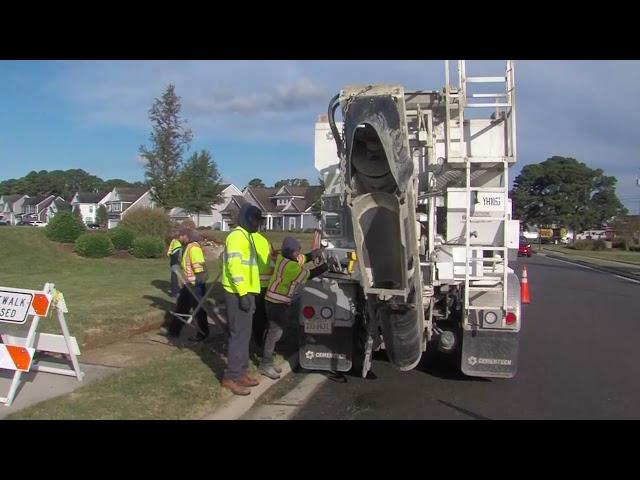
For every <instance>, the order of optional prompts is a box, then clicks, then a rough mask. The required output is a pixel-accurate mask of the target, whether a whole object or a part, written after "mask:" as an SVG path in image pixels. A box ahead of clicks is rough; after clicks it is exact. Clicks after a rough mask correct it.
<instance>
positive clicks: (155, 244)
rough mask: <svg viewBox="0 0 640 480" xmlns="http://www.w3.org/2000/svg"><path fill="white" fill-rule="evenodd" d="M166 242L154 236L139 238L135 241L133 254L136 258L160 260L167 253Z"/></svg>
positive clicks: (132, 249)
mask: <svg viewBox="0 0 640 480" xmlns="http://www.w3.org/2000/svg"><path fill="white" fill-rule="evenodd" d="M164 250H165V245H164V240H163V239H162V238H160V237H157V236H153V235H144V236H142V237H137V238H136V239H135V240H134V241H133V246H132V247H131V254H132V255H133V256H134V257H136V258H160V257H162V256H163V254H164V253H165V251H164Z"/></svg>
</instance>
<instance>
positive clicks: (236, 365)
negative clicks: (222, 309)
mask: <svg viewBox="0 0 640 480" xmlns="http://www.w3.org/2000/svg"><path fill="white" fill-rule="evenodd" d="M248 296H249V301H250V303H251V308H249V311H248V312H245V311H243V310H241V309H240V297H239V296H238V295H236V294H234V293H229V292H224V304H225V306H226V307H227V323H228V328H229V347H228V349H227V368H225V370H224V378H229V379H231V380H233V381H235V382H237V381H239V380H240V378H241V377H242V376H243V375H244V374H245V373H246V372H247V368H248V367H249V343H250V342H251V324H252V323H253V312H254V311H255V295H253V294H251V293H249V294H248Z"/></svg>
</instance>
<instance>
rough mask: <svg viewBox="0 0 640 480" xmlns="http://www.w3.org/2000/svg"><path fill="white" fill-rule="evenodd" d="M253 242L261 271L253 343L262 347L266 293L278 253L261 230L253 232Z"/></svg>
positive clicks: (264, 328) (265, 319)
mask: <svg viewBox="0 0 640 480" xmlns="http://www.w3.org/2000/svg"><path fill="white" fill-rule="evenodd" d="M251 239H252V240H253V244H254V245H255V246H256V255H257V257H258V272H259V273H260V293H259V294H258V295H256V309H255V313H254V314H253V323H252V337H253V344H254V345H255V346H256V347H258V349H262V345H263V343H264V332H265V330H266V326H267V312H266V310H265V306H264V295H265V293H266V292H267V287H268V286H269V280H270V279H271V275H272V274H273V267H274V265H275V262H276V256H277V253H276V251H275V250H274V249H273V245H271V243H270V242H269V240H267V238H266V237H265V236H264V235H262V234H261V233H260V232H255V233H252V234H251Z"/></svg>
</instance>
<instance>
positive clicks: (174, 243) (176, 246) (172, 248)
mask: <svg viewBox="0 0 640 480" xmlns="http://www.w3.org/2000/svg"><path fill="white" fill-rule="evenodd" d="M181 248H182V244H181V243H180V241H179V240H175V239H174V240H171V243H170V244H169V250H168V251H167V257H170V256H171V255H174V254H176V253H178V252H179V251H180V249H181Z"/></svg>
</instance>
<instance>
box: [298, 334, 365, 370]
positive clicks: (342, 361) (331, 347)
mask: <svg viewBox="0 0 640 480" xmlns="http://www.w3.org/2000/svg"><path fill="white" fill-rule="evenodd" d="M352 348H353V328H351V327H334V328H333V332H332V333H331V334H330V335H310V334H307V333H305V332H304V327H301V328H300V352H299V357H300V366H301V367H302V368H304V369H307V370H327V371H333V372H348V371H349V370H351V364H352V355H353V354H352Z"/></svg>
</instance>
